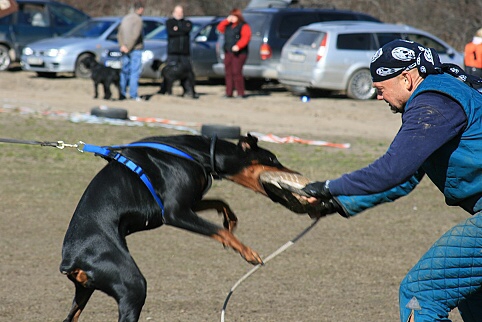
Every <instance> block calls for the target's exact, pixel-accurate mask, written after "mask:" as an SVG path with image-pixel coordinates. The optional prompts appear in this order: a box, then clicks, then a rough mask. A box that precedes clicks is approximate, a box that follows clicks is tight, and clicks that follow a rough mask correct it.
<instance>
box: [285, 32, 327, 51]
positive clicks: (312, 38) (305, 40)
mask: <svg viewBox="0 0 482 322" xmlns="http://www.w3.org/2000/svg"><path fill="white" fill-rule="evenodd" d="M325 34H326V33H324V32H321V33H320V32H317V31H312V30H304V31H301V32H300V33H298V34H297V35H295V36H294V37H293V39H292V40H291V41H290V46H296V47H310V48H317V47H319V46H320V41H321V38H322V37H323V36H325Z"/></svg>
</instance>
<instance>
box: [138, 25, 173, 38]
mask: <svg viewBox="0 0 482 322" xmlns="http://www.w3.org/2000/svg"><path fill="white" fill-rule="evenodd" d="M144 38H145V39H155V40H159V39H167V30H166V26H165V25H164V24H161V25H159V26H157V28H155V29H153V30H152V31H151V32H148V33H146V36H145V37H144Z"/></svg>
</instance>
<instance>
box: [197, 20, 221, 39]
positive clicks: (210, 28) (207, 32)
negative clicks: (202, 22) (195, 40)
mask: <svg viewBox="0 0 482 322" xmlns="http://www.w3.org/2000/svg"><path fill="white" fill-rule="evenodd" d="M215 29H216V26H215V25H213V24H210V25H206V26H204V28H203V29H201V31H199V33H198V36H204V37H206V39H207V41H216V40H217V39H218V34H217V33H216V32H215Z"/></svg>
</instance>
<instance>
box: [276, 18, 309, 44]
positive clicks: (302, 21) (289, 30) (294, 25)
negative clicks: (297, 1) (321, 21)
mask: <svg viewBox="0 0 482 322" xmlns="http://www.w3.org/2000/svg"><path fill="white" fill-rule="evenodd" d="M317 21H318V17H317V16H316V15H314V14H309V15H307V14H291V15H286V16H283V17H282V18H281V20H280V23H279V25H278V35H279V37H280V38H285V39H288V38H289V37H291V35H293V34H294V33H295V31H296V30H298V28H299V27H301V26H306V25H308V24H310V23H313V22H317Z"/></svg>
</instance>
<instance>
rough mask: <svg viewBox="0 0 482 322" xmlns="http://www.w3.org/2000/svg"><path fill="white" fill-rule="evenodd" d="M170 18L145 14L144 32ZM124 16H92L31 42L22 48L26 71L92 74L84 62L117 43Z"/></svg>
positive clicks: (51, 74) (46, 74)
mask: <svg viewBox="0 0 482 322" xmlns="http://www.w3.org/2000/svg"><path fill="white" fill-rule="evenodd" d="M166 19H167V18H165V17H148V16H143V17H142V20H143V21H144V33H145V34H148V33H149V32H150V31H152V30H154V29H155V28H157V27H159V26H160V25H163V24H164V23H165V21H166ZM121 20H122V17H98V18H92V19H90V20H88V21H86V22H84V23H82V24H80V25H78V26H77V27H76V28H74V29H72V30H71V31H69V32H68V33H66V34H64V35H63V36H61V37H54V38H47V39H43V40H39V41H36V42H33V43H30V44H28V45H27V46H26V47H25V48H24V49H23V51H22V57H21V62H20V63H21V65H22V68H23V69H24V70H28V71H34V72H37V74H38V75H39V76H47V77H48V76H55V75H56V73H60V72H70V73H74V75H75V76H77V77H84V78H87V77H90V70H89V69H88V68H86V67H85V66H84V65H83V64H82V63H81V62H82V60H83V59H84V58H85V57H87V56H94V57H96V58H97V59H99V57H100V56H101V53H102V52H103V51H104V50H105V49H106V48H110V47H112V46H115V45H116V44H117V30H118V27H119V25H120V22H121Z"/></svg>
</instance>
